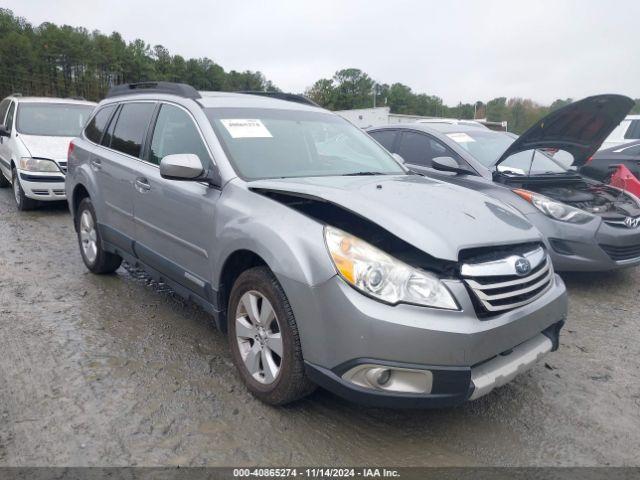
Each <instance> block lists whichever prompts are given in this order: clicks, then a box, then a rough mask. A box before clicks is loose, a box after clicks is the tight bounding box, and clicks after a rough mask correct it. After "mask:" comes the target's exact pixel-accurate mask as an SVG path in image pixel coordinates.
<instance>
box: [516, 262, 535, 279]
mask: <svg viewBox="0 0 640 480" xmlns="http://www.w3.org/2000/svg"><path fill="white" fill-rule="evenodd" d="M515 268H516V274H517V275H518V276H520V277H524V276H525V275H526V274H527V273H529V272H530V271H531V263H529V260H527V259H526V258H519V259H517V260H516V263H515Z"/></svg>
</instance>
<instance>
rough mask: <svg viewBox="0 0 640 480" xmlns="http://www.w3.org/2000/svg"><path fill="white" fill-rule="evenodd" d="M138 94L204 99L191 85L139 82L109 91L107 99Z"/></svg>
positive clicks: (119, 86) (112, 88)
mask: <svg viewBox="0 0 640 480" xmlns="http://www.w3.org/2000/svg"><path fill="white" fill-rule="evenodd" d="M138 93H166V94H170V95H177V96H179V97H184V98H191V99H193V100H196V99H199V98H202V96H201V95H200V92H198V91H197V90H196V89H195V88H193V87H192V86H191V85H187V84H186V83H173V82H139V83H125V84H122V85H116V86H115V87H111V88H110V89H109V93H107V96H106V98H111V97H120V96H122V95H136V94H138Z"/></svg>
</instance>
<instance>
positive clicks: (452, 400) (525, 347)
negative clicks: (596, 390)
mask: <svg viewBox="0 0 640 480" xmlns="http://www.w3.org/2000/svg"><path fill="white" fill-rule="evenodd" d="M563 324H564V321H560V322H558V323H556V324H554V325H552V326H551V327H549V328H548V329H546V330H545V331H544V332H541V333H540V334H538V335H536V336H535V337H533V338H531V339H529V340H527V341H526V342H523V343H521V344H520V345H517V346H515V347H513V348H512V349H510V350H509V351H507V352H503V353H501V354H499V355H496V356H495V357H493V358H491V359H489V360H487V361H485V362H482V363H480V364H478V365H474V366H472V367H448V368H447V367H440V366H436V367H433V366H427V365H414V364H403V363H397V362H380V361H377V360H372V359H357V360H354V361H352V362H348V363H347V364H344V365H340V366H339V367H337V368H336V369H333V370H330V369H326V368H322V367H319V366H317V365H313V364H311V363H308V362H307V363H306V372H307V375H308V376H309V378H311V380H313V381H314V382H316V383H317V384H318V385H320V386H322V387H323V388H326V389H327V390H330V391H332V392H333V393H335V394H336V395H339V396H341V397H343V398H346V399H347V400H350V401H354V402H357V403H360V404H363V405H368V406H372V407H384V408H387V407H388V408H440V407H451V406H455V405H459V404H461V403H464V402H466V401H468V400H476V399H478V398H480V397H483V396H484V395H486V394H488V393H489V392H491V391H492V390H493V389H494V388H497V387H500V386H503V385H505V384H507V383H509V382H510V381H511V380H513V379H514V378H515V377H516V376H518V375H519V374H521V373H523V372H525V371H527V370H529V369H530V368H531V367H533V366H534V365H535V364H536V363H537V362H538V361H539V360H540V359H541V358H542V357H544V356H545V355H546V354H547V353H549V352H551V351H554V350H557V348H558V344H559V336H560V330H561V329H562V326H563ZM365 363H366V364H372V363H375V364H377V365H380V366H383V367H385V366H386V367H389V368H391V369H394V368H395V369H398V368H399V369H407V370H412V369H413V370H417V371H428V372H430V373H431V374H432V377H433V381H432V384H431V391H430V393H428V394H412V393H398V392H386V391H381V390H372V389H371V388H365V387H361V386H358V385H354V384H353V383H351V382H349V381H347V380H345V379H344V374H345V373H346V372H348V371H350V370H351V369H352V368H353V367H354V366H356V365H358V364H365Z"/></svg>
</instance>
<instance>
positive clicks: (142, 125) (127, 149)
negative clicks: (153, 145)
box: [110, 102, 156, 158]
mask: <svg viewBox="0 0 640 480" xmlns="http://www.w3.org/2000/svg"><path fill="white" fill-rule="evenodd" d="M155 108H156V104H155V103H151V102H145V103H125V104H123V105H122V108H121V109H120V113H119V114H118V118H117V120H116V124H115V126H114V128H113V135H112V136H111V139H110V147H111V148H113V149H114V150H117V151H119V152H122V153H125V154H127V155H131V156H132V157H136V158H140V153H141V151H142V143H143V141H144V138H145V135H146V133H147V129H148V127H149V122H150V121H151V116H152V115H153V111H154V110H155Z"/></svg>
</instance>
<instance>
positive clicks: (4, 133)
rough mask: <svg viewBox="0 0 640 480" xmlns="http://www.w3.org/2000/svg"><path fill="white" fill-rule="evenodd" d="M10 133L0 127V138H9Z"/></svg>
mask: <svg viewBox="0 0 640 480" xmlns="http://www.w3.org/2000/svg"><path fill="white" fill-rule="evenodd" d="M10 136H11V132H10V131H9V130H7V127H5V126H4V125H0V137H10Z"/></svg>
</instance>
